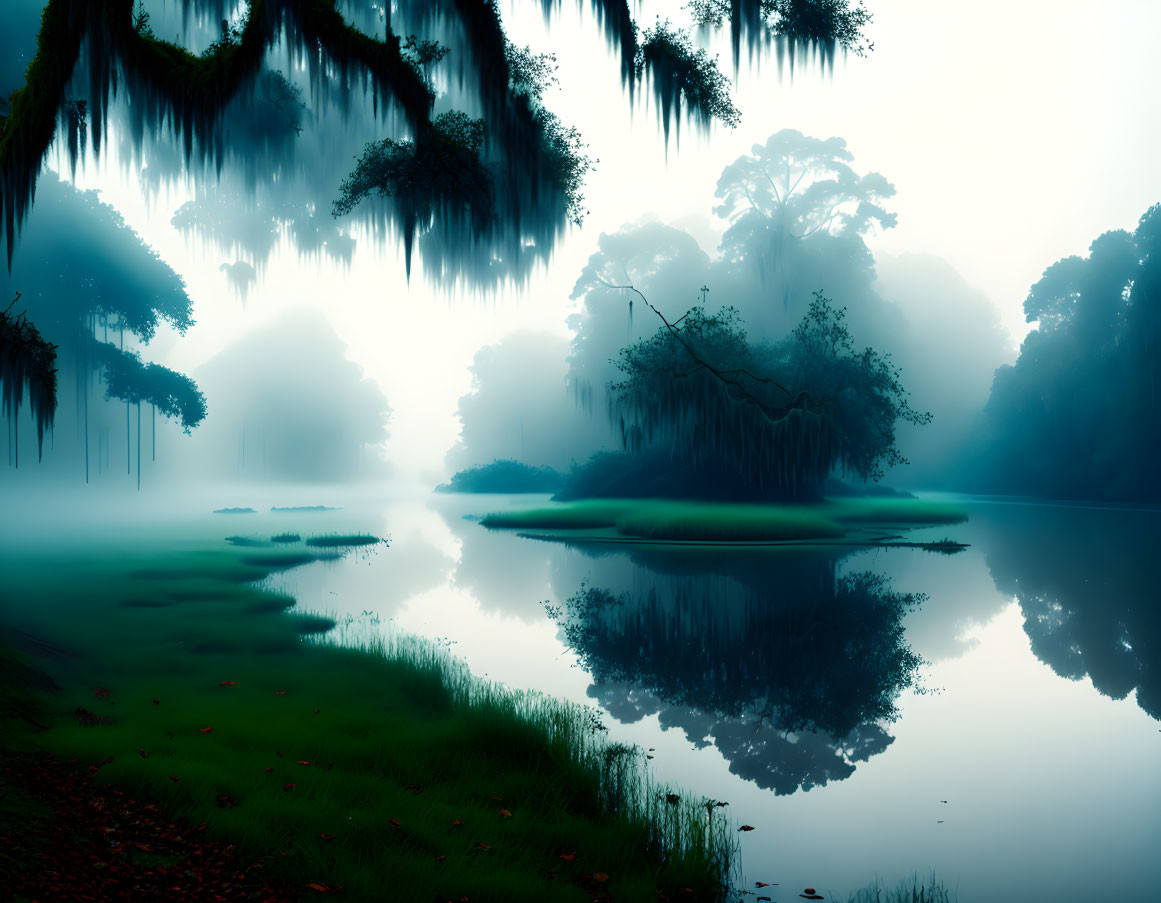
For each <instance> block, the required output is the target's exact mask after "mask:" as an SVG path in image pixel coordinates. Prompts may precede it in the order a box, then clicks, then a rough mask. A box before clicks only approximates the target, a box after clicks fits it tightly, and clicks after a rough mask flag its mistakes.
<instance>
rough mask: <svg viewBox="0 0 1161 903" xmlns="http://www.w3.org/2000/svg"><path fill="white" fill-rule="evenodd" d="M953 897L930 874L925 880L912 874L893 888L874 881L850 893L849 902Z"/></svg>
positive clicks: (942, 901) (914, 902) (921, 902)
mask: <svg viewBox="0 0 1161 903" xmlns="http://www.w3.org/2000/svg"><path fill="white" fill-rule="evenodd" d="M955 899H956V898H955V897H954V896H953V895H952V894H951V892H950V891H949V890H948V889H947V888H946V887H945V886H944V885H943V883H942V882H941V881H938V880H936V877H935V875H934V874H932V875H931V877H930V878H928V879H926V880H924V879H922V878H920V877H919V876H918V875H914V876H912V877H911V878H908V879H905V880H903V881H900V882H899V884H898V885H897V886H896V887H893V888H891V887H888V886H887V885H886V884H884V883H883V882H882V881H881V880H880V881H876V882H875V883H874V884H871V885H868V886H867V887H865V888H863V889H862V890H860V891H856V892H855V893H853V894H851V896H850V899H849V903H953V901H954V900H955Z"/></svg>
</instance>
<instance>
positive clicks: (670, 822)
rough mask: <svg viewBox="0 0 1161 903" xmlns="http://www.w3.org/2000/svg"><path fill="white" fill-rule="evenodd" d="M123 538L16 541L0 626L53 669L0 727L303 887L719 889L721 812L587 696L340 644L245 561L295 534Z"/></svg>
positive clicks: (644, 895) (279, 563)
mask: <svg viewBox="0 0 1161 903" xmlns="http://www.w3.org/2000/svg"><path fill="white" fill-rule="evenodd" d="M115 545H116V544H115V543H113V542H109V543H108V545H107V546H106V547H105V548H104V549H95V548H88V549H87V550H86V548H85V547H77V546H72V547H69V546H66V545H62V546H60V547H56V548H51V549H44V550H41V551H30V552H22V553H21V554H20V555H19V556H17V555H11V556H8V557H6V559H5V561H4V564H3V567H2V568H0V621H2V623H3V628H4V635H3V637H0V646H3V645H6V646H8V647H10V648H15V649H17V650H18V655H17V658H18V659H19V660H21V661H25V662H28V663H29V664H30V665H32V666H33V667H34V669H35V671H36V673H39V674H42V675H45V676H46V677H47V678H51V681H49V680H47V679H45V680H41V681H40V683H39V684H37V683H36V682H33V683H28V682H24V683H22V684H21V686H20V688H19V690H18V691H15V692H13V693H7V691H6V695H5V707H4V712H3V719H4V723H5V725H6V727H5V731H4V734H5V741H4V745H5V746H7V747H9V748H15V747H17V746H19V745H21V744H25V745H31V746H36V747H39V748H42V749H45V750H47V751H49V752H50V753H51V754H52V755H54V756H55V757H56V758H57V759H58V760H67V759H72V758H74V757H75V758H77V759H79V760H80V762H81V763H82V764H88V763H97V762H102V761H103V760H106V759H108V758H109V757H112V761H110V762H107V764H104V765H103V766H102V768H101V771H100V775H101V780H102V781H109V782H111V783H112V785H113V786H114V787H119V788H121V789H123V790H124V791H125V792H126V793H128V794H131V795H134V796H136V797H137V798H138V799H144V800H150V801H152V802H154V803H156V804H157V805H158V806H159V807H160V809H161V811H162V813H164V814H165V815H166V817H168V818H179V817H185V818H188V819H189V820H190V822H191V823H192V824H199V823H203V822H204V823H207V824H208V825H209V830H210V832H211V833H212V834H214V835H215V836H216V837H219V838H222V839H224V840H227V841H229V842H232V843H236V844H238V845H239V849H240V853H241V855H243V856H247V857H252V860H259V859H262V858H263V857H265V856H272V857H274V858H273V859H272V860H267V861H268V862H271V863H272V865H271V866H270V867H271V868H272V869H274V870H276V871H277V873H278V875H280V876H283V877H287V878H289V879H290V880H291V881H292V882H293V883H294V884H295V885H297V886H299V887H302V888H303V892H304V894H313V893H315V892H316V891H314V890H311V889H308V887H307V885H309V884H317V885H320V886H325V887H328V888H332V889H333V888H337V887H339V886H341V887H342V888H343V894H344V895H345V898H346V899H351V900H382V899H385V898H386V897H385V896H384V893H385V891H386V889H390V894H389V897H390V898H391V899H398V900H422V901H430V900H433V899H439V900H444V899H452V900H460V899H462V898H467V899H469V900H471V901H473V903H476V901H520V900H536V901H555V900H559V901H585V900H591V899H593V898H594V897H598V896H599V895H601V894H603V893H611V894H612V895H613V897H614V898H615V899H618V900H655V899H658V893H659V891H660V892H665V893H666V894H667V895H668V896H669V898H670V899H680V900H715V899H719V898H720V897H721V896H722V894H723V889H724V886H725V881H726V878H727V875H728V871H729V868H730V856H731V855H732V851H733V838H734V837H736V834H735V833H734V832H733V829H732V827H731V826H730V825H728V824H727V820H726V818H725V817H724V815H723V814H722V810H713V809H710V810H708V811H709V812H710V813H711V814H710V815H707V809H706V807H705V806H704V805H702V801H700V800H692V799H690V800H686V799H685V798H684V797H683V798H682V799H681V801H680V802H679V803H677V804H671V803H669V802H667V800H666V799H665V796H664V794H663V793H662V791H661V790H659V789H657V788H652V787H650V786H649V784H648V782H647V779H646V778H645V776H644V773H643V763H642V761H641V756H640V754H639V753H638V752H637V751H632V750H623V749H620V748H615V747H608V746H607V745H606V744H605V743H604V742H603V740H602V739H601V738H602V734H601V733H600V731H599V729H597V727H596V726H595V725H594V723H593V720H592V715H591V714H590V713H589V712H587V711H586V710H583V709H580V708H578V707H575V706H572V705H569V704H566V703H560V702H556V701H553V700H551V699H548V698H545V697H542V696H539V695H529V694H516V693H513V692H510V691H507V690H503V689H499V688H495V687H492V686H490V685H486V684H483V683H481V682H479V681H478V680H476V679H475V678H473V677H471V675H470V674H468V673H467V671H466V669H464V668H463V667H462V666H460V665H458V664H456V663H455V662H454V661H452V660H451V659H449V658H448V657H447V656H446V655H444V654H443V653H442V652H441V650H439V649H437V648H435V647H432V646H429V645H427V644H425V643H423V642H421V641H396V642H394V643H392V644H390V645H383V644H382V643H378V644H376V643H375V642H371V641H370V638H372V637H374V636H378V634H377V632H375V631H372V630H367V631H366V632H365V634H364V635H365V636H366V637H367V638H368V640H369V642H368V646H367V648H364V649H352V648H338V647H337V646H335V645H333V644H328V643H327V642H326V640H325V636H326V632H327V631H328V629H329V628H330V627H331V626H332V625H333V621H332V620H331V619H329V618H326V617H323V616H320V615H314V614H309V613H300V612H295V611H294V604H295V603H294V600H293V599H291V598H289V597H287V596H284V595H279V594H276V593H273V592H270V591H268V590H265V589H263V588H262V587H261V584H260V583H255V582H254V581H261V580H262V578H264V577H265V576H267V575H268V574H270V573H271V572H273V571H275V570H279V569H282V568H285V567H291V566H295V565H297V564H301V563H303V553H300V552H297V551H293V552H292V551H289V550H288V551H287V552H286V553H284V554H281V555H280V554H279V553H277V552H276V551H275V550H271V551H269V552H264V553H263V554H262V555H261V557H260V559H259V558H258V557H256V556H255V555H253V554H252V553H251V554H247V550H245V549H231V548H230V547H228V546H224V545H222V544H221V542H220V541H218V543H217V545H218V547H217V548H214V547H212V546H211V544H210V543H208V542H189V543H186V544H185V546H184V547H180V546H179V545H175V544H169V547H166V545H167V544H166V543H165V542H162V541H158V542H154V543H152V544H143V545H139V546H137V547H135V548H134V549H133V551H130V552H126V550H125V548H119V549H117V550H116V552H115V551H114V548H115ZM322 554H323V555H325V554H326V553H322ZM331 554H333V553H331ZM307 557H309V554H308V555H307ZM13 660H14V661H15V660H16V659H15V658H14V659H13ZM6 673H7V669H6ZM54 684H55V686H54ZM9 697H11V698H9ZM26 703H27V705H26ZM80 710H84V711H85V712H87V713H89V714H90V715H91V716H95V718H96V719H109V720H108V721H107V722H105V721H101V722H100V723H97V724H95V725H90V726H85V725H84V724H83V723H82V721H87V720H90V719H89V718H88V717H86V716H84V715H81V716H80V717H78V715H79V714H80ZM34 711H35V713H36V714H35V717H33V716H32V715H30V714H29V713H30V712H34ZM17 726H19V729H17ZM17 802H19V801H17ZM26 802H27V801H26ZM14 805H15V804H14ZM22 806H23V804H21V805H20V806H17V809H19V808H22ZM725 811H728V810H725ZM0 816H2V817H3V820H4V824H3V825H0V829H2V830H0V834H5V835H12V834H19V831H20V825H19V823H18V821H19V819H16V817H15V815H14V812H13V810H12V807H11V806H6V807H0ZM14 819H15V820H16V822H17V823H15V824H14V823H13V821H14ZM562 857H569V858H562ZM586 876H587V877H586ZM686 888H689V889H690V890H689V891H686V890H685V889H686Z"/></svg>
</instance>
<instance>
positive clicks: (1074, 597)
mask: <svg viewBox="0 0 1161 903" xmlns="http://www.w3.org/2000/svg"><path fill="white" fill-rule="evenodd" d="M981 527H982V528H983V529H984V530H986V531H987V540H986V542H987V548H988V553H987V561H988V567H989V569H990V570H991V572H992V579H993V580H994V581H995V583H996V588H997V589H998V590H999V591H1000V592H1002V593H1005V594H1007V595H1008V596H1010V597H1011V596H1014V597H1015V598H1016V600H1017V601H1018V602H1019V604H1020V610H1021V612H1022V613H1023V615H1024V630H1025V632H1026V633H1027V634H1028V638H1029V639H1030V640H1031V642H1032V651H1033V653H1035V655H1036V657H1037V658H1039V659H1040V660H1041V661H1042V662H1044V663H1045V664H1046V665H1048V666H1049V667H1050V668H1052V670H1053V671H1055V672H1056V673H1057V674H1059V675H1061V676H1062V677H1067V678H1070V679H1072V680H1080V679H1082V678H1084V677H1086V676H1087V677H1088V678H1089V679H1091V680H1092V683H1093V686H1095V687H1096V688H1097V690H1099V691H1100V692H1101V693H1103V694H1105V695H1106V696H1110V697H1112V698H1113V699H1124V698H1125V697H1126V696H1128V695H1129V694H1130V693H1131V692H1133V691H1134V690H1136V693H1137V704H1138V705H1140V707H1141V708H1142V709H1144V710H1145V712H1146V713H1148V714H1149V715H1150V716H1151V717H1153V718H1157V719H1159V720H1161V670H1159V669H1158V667H1157V666H1158V658H1159V655H1161V606H1159V605H1158V604H1157V598H1158V586H1159V585H1161V566H1159V565H1158V558H1157V550H1158V548H1159V547H1161V513H1159V512H1157V511H1143V510H1133V509H1117V508H1086V507H1066V506H1052V507H1043V506H1031V505H1008V506H1004V508H1002V509H997V510H996V511H994V512H991V513H990V514H989V516H987V517H985V518H982V519H981Z"/></svg>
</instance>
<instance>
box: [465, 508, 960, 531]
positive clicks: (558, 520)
mask: <svg viewBox="0 0 1161 903" xmlns="http://www.w3.org/2000/svg"><path fill="white" fill-rule="evenodd" d="M966 517H967V515H966V514H965V513H964V511H963V509H961V508H959V507H958V506H955V505H949V504H945V503H940V502H930V501H924V500H921V499H906V498H852V499H842V500H839V501H826V502H822V503H819V504H814V505H764V504H760V505H745V504H712V503H706V502H676V501H662V500H657V499H616V500H602V499H593V500H585V501H579V502H565V503H560V504H551V505H544V506H541V507H537V508H528V509H519V510H513V511H500V512H495V513H492V514H489V515H487V516H486V517H485V518H483V520H482V523H483V525H484V526H485V527H490V528H493V529H509V530H512V529H515V530H539V531H550V532H556V531H559V532H563V531H572V532H574V533H575V532H579V531H589V532H594V533H598V534H603V535H607V536H610V537H620V538H628V539H640V540H654V541H666V540H669V541H674V542H794V541H813V540H835V539H841V538H843V537H846V536H848V535H850V534H851V533H852V532H853V531H855V530H858V529H865V528H867V527H872V526H873V527H875V528H878V529H881V530H889V529H894V528H898V529H906V528H909V527H916V526H926V525H935V524H953V523H958V522H961V521H963V520H965V519H966Z"/></svg>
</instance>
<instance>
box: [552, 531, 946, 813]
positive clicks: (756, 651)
mask: <svg viewBox="0 0 1161 903" xmlns="http://www.w3.org/2000/svg"><path fill="white" fill-rule="evenodd" d="M588 549H589V551H590V552H593V553H596V554H599V550H596V549H593V548H592V547H588ZM628 554H629V557H630V558H631V559H632V564H633V565H634V567H632V568H631V570H630V571H629V572H628V573H627V574H626V573H625V571H624V569H623V568H616V567H612V568H605V567H600V566H599V565H600V564H601V563H602V562H601V561H600V560H598V562H597V564H598V567H596V568H595V569H594V572H595V576H594V577H593V579H592V581H591V582H589V583H584V584H582V585H581V586H580V588H579V590H577V591H576V592H575V593H573V594H572V595H571V596H570V597H569V598H568V600H567V601H566V602H564V603H563V604H562V605H560V606H550V614H552V615H553V616H554V617H555V618H556V619H557V621H558V623H559V624H560V625H561V629H562V632H563V634H564V637H565V639H566V641H567V642H568V644H569V645H570V646H571V647H572V648H573V649H574V650H575V651H576V652H577V654H578V656H579V658H580V662H581V665H582V666H583V667H584V668H585V670H586V671H587V672H588V673H589V674H590V675H591V677H592V680H593V685H592V687H591V689H590V695H592V696H594V697H595V698H596V699H597V700H599V702H600V703H601V705H602V707H603V708H604V709H605V710H606V711H608V712H609V713H610V714H611V715H612V716H613V717H615V718H617V719H618V720H621V721H624V722H633V721H636V720H639V719H641V718H643V717H645V716H646V715H652V714H656V715H657V716H658V718H659V720H660V722H661V724H662V726H663V727H677V728H680V729H681V730H682V731H684V733H685V734H686V736H687V737H688V739H689V740H690V742H691V743H693V744H694V745H695V746H699V747H704V746H707V745H709V744H710V743H711V742H712V744H713V745H714V746H716V747H717V748H718V750H719V751H720V752H721V753H722V755H723V756H725V758H726V759H727V760H728V761H729V763H730V770H731V771H732V772H734V773H735V774H737V775H739V776H741V777H744V778H746V779H747V780H751V781H753V782H755V783H756V784H758V785H759V786H760V787H764V788H767V789H771V790H774V791H775V792H776V793H780V794H788V793H793V792H794V791H796V790H799V789H810V788H812V787H817V786H822V785H825V784H826V783H828V782H829V781H832V780H842V779H844V778H847V777H849V776H850V775H851V774H853V773H854V769H855V763H857V762H861V761H866V760H867V759H869V758H870V757H871V756H873V755H875V754H877V753H881V752H882V751H883V750H885V749H886V748H887V747H888V746H889V745H890V744H891V742H892V737H891V735H890V734H889V733H888V731H887V725H889V724H890V722H891V721H893V720H894V719H895V718H896V717H897V715H898V708H897V700H898V698H899V695H900V693H902V691H903V690H905V689H907V688H909V687H914V686H915V684H916V680H917V676H918V669H919V666H920V664H921V663H922V660H921V659H920V657H919V656H918V655H917V654H916V653H915V652H914V651H913V650H912V649H911V647H910V646H909V645H908V644H907V643H906V641H905V637H904V628H903V623H902V621H903V617H904V616H905V615H906V614H907V613H908V612H910V611H912V610H913V609H915V608H916V607H917V606H918V605H919V604H920V602H921V601H922V599H923V597H922V596H919V595H916V594H907V593H897V592H894V591H893V590H892V589H891V586H890V584H889V582H888V581H887V579H886V578H885V577H883V576H881V575H876V574H873V573H870V572H860V573H854V574H847V575H843V576H840V575H839V574H838V572H837V564H838V556H837V555H832V554H819V553H801V552H799V553H786V552H768V551H744V552H743V551H739V550H735V551H732V552H729V553H726V552H721V551H718V552H712V551H709V550H701V551H699V552H694V551H692V550H682V551H681V552H680V553H675V552H672V551H663V550H659V549H656V548H654V549H650V548H648V547H641V548H640V550H639V551H632V552H630V553H628ZM610 557H611V558H624V557H625V556H624V555H623V554H622V555H616V556H610ZM609 563H610V564H612V563H613V562H612V561H610V562H609ZM618 571H619V573H618ZM626 578H627V579H626ZM574 585H575V584H574Z"/></svg>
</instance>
